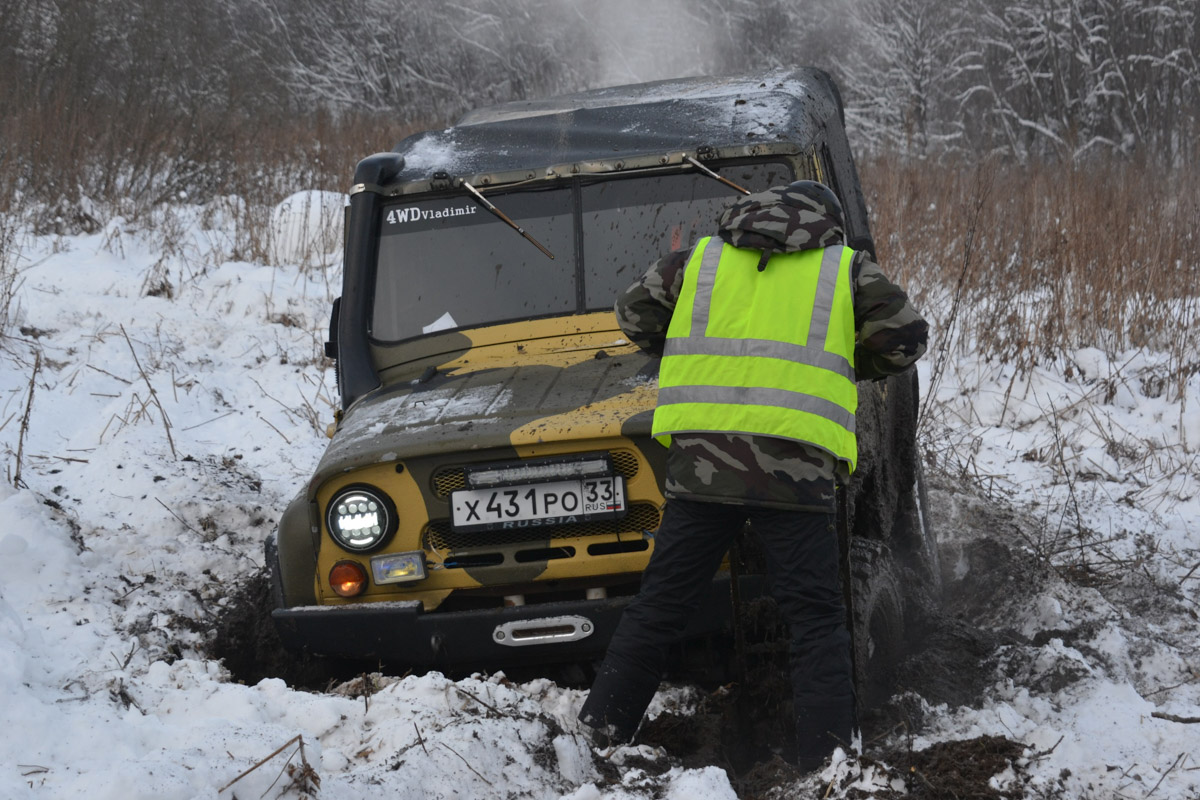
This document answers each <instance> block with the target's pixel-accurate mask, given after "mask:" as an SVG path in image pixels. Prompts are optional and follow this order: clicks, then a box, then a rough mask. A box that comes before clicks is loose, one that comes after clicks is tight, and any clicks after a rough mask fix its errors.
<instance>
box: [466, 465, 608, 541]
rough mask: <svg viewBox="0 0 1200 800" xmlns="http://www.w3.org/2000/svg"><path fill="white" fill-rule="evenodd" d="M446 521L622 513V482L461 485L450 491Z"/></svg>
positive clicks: (507, 524)
mask: <svg viewBox="0 0 1200 800" xmlns="http://www.w3.org/2000/svg"><path fill="white" fill-rule="evenodd" d="M450 509H451V522H452V523H453V525H454V527H455V528H456V529H458V530H462V529H464V528H500V529H504V528H531V527H538V526H542V525H570V524H572V523H575V522H586V521H589V520H594V519H604V518H606V517H621V516H624V515H625V481H624V479H623V478H622V477H621V476H619V475H618V476H615V477H611V478H581V479H579V480H567V481H553V482H551V483H531V484H525V485H522V486H497V487H494V488H488V489H464V490H462V491H458V492H454V493H453V494H451V495H450Z"/></svg>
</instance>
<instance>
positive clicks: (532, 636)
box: [492, 615, 596, 647]
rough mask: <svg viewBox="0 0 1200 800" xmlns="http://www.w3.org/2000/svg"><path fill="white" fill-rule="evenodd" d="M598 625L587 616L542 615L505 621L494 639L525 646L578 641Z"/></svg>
mask: <svg viewBox="0 0 1200 800" xmlns="http://www.w3.org/2000/svg"><path fill="white" fill-rule="evenodd" d="M595 630H596V627H595V626H594V625H593V624H592V621H591V620H589V619H588V618H586V617H579V616H574V615H572V616H563V617H540V618H538V619H523V620H518V621H516V622H505V623H504V624H502V625H497V626H496V630H495V631H493V632H492V640H493V641H494V642H495V643H496V644H502V645H505V646H506V647H523V646H525V645H530V644H558V643H560V642H578V641H579V640H580V639H586V638H587V637H589V636H591V635H592V633H594V632H595Z"/></svg>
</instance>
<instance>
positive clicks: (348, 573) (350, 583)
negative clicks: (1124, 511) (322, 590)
mask: <svg viewBox="0 0 1200 800" xmlns="http://www.w3.org/2000/svg"><path fill="white" fill-rule="evenodd" d="M329 588H331V589H333V591H334V592H335V593H337V594H338V595H340V596H342V597H357V596H358V595H360V594H362V593H363V592H365V591H366V590H367V571H366V570H365V569H363V567H362V565H361V564H359V563H358V562H357V561H339V562H338V563H336V564H334V565H333V569H331V570H329Z"/></svg>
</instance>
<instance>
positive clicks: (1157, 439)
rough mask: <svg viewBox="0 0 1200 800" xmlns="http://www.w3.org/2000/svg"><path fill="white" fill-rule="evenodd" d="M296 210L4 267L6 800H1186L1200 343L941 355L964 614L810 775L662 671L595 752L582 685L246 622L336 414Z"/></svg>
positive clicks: (1199, 540)
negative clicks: (334, 657) (297, 641)
mask: <svg viewBox="0 0 1200 800" xmlns="http://www.w3.org/2000/svg"><path fill="white" fill-rule="evenodd" d="M308 199H309V200H310V202H307V203H300V202H295V203H294V206H295V207H296V208H298V209H299V210H298V211H296V210H293V211H290V212H289V210H288V208H286V207H283V206H281V208H280V209H278V210H277V213H276V216H275V218H274V224H275V225H276V229H277V237H278V238H279V241H277V242H276V243H275V246H274V248H273V249H272V252H273V253H274V254H275V255H276V256H278V257H279V258H280V259H282V260H281V262H280V263H279V264H277V265H274V266H263V265H260V264H253V263H248V262H246V261H242V260H240V255H239V254H241V253H243V252H246V242H245V241H244V234H243V233H239V231H238V229H237V227H236V224H235V214H234V213H233V210H232V208H233V206H232V205H229V206H228V207H227V208H226V210H222V208H221V206H220V204H214V205H213V206H210V207H206V208H193V207H175V208H171V209H168V210H164V211H162V212H160V214H161V217H162V218H161V219H159V220H156V221H154V224H152V225H149V226H148V225H146V224H141V225H138V226H134V225H131V224H128V223H126V222H125V221H123V220H120V219H115V220H111V221H109V222H108V223H107V224H106V225H105V226H103V228H102V229H101V230H100V231H99V232H97V233H94V234H87V235H74V236H71V235H67V236H58V235H54V236H34V235H33V234H32V233H25V234H23V235H22V236H19V237H18V241H17V249H16V250H15V251H13V253H10V254H7V255H6V260H5V263H15V266H16V268H17V273H16V274H15V276H13V283H12V287H13V298H14V299H13V302H12V303H11V304H10V306H9V309H8V319H9V321H10V325H9V327H8V329H6V330H4V331H2V332H0V333H2V334H3V338H2V339H0V364H3V366H2V368H0V446H2V447H3V450H4V453H5V479H6V480H5V483H4V486H3V488H0V519H2V520H3V522H4V525H3V527H2V528H0V689H2V691H3V696H4V701H3V704H2V705H0V724H2V726H3V727H2V730H0V796H2V797H5V798H59V797H75V796H87V797H93V798H110V797H111V798H117V797H120V798H130V797H139V798H140V797H145V798H196V797H198V798H218V797H219V798H231V797H235V796H236V797H240V798H251V797H255V798H256V797H281V796H282V797H299V796H301V795H307V796H315V797H322V798H365V797H376V796H384V795H386V796H391V797H406V798H407V797H411V798H447V799H448V798H491V797H503V798H539V799H540V798H570V799H571V800H592V799H593V798H647V799H648V798H678V799H679V800H682V799H683V798H699V799H701V800H708V799H710V798H734V797H744V798H746V797H763V798H766V797H779V798H782V797H830V798H850V797H856V798H859V797H871V796H874V797H881V798H884V797H899V796H908V797H1005V798H1024V797H1031V798H1041V797H1061V798H1097V799H1100V798H1127V797H1128V798H1132V797H1137V798H1143V797H1154V798H1195V797H1198V796H1200V672H1198V670H1200V655H1198V653H1197V647H1198V645H1200V628H1198V626H1197V615H1196V610H1197V607H1196V599H1197V587H1198V585H1200V530H1198V527H1200V497H1198V492H1200V477H1198V469H1197V456H1196V453H1197V448H1200V416H1197V413H1196V411H1197V409H1200V372H1198V371H1197V370H1196V368H1195V364H1196V363H1197V360H1198V359H1200V353H1198V352H1197V351H1196V346H1197V344H1196V341H1195V339H1194V337H1193V340H1192V344H1191V347H1192V349H1191V350H1190V351H1188V352H1187V353H1186V354H1185V358H1184V362H1183V363H1179V362H1178V354H1175V355H1174V356H1168V355H1167V354H1158V353H1153V352H1144V351H1142V352H1137V353H1125V354H1115V355H1113V356H1106V355H1105V354H1104V353H1103V352H1101V351H1099V350H1096V349H1095V348H1086V349H1081V350H1080V351H1079V352H1077V353H1067V354H1063V355H1062V356H1060V357H1059V358H1058V359H1056V360H1054V361H1053V362H1044V363H1043V364H1042V365H1041V366H1040V367H1038V368H1037V370H1036V371H1035V372H1034V373H1032V374H1020V375H1018V374H1014V373H1012V372H1011V371H1009V370H1007V369H1006V367H1005V366H1004V365H1002V364H996V363H993V362H988V361H987V359H986V358H985V357H984V354H980V356H979V357H961V356H960V357H955V358H953V359H951V360H949V361H947V362H944V364H943V369H941V370H937V371H936V372H935V371H934V369H935V365H936V364H937V361H936V354H933V355H931V357H930V358H929V359H928V360H927V361H926V362H923V363H922V365H921V379H922V383H923V385H925V386H927V387H930V388H931V392H930V394H931V397H930V401H929V402H928V404H927V406H926V408H925V422H924V423H923V428H922V447H923V450H924V452H925V456H926V461H927V472H928V474H929V475H930V479H931V480H930V483H931V492H930V513H931V514H932V515H933V517H934V522H935V524H936V526H937V529H938V531H939V534H940V536H941V539H942V545H941V547H942V563H943V568H944V572H945V578H946V598H945V603H944V606H943V607H942V609H941V610H940V611H939V612H937V613H930V614H925V615H922V616H921V617H920V618H919V619H917V620H916V621H915V622H914V624H913V626H912V629H911V631H910V635H909V640H910V644H911V648H910V651H911V652H910V653H909V655H908V656H907V657H906V658H905V660H904V661H903V662H902V663H900V664H897V666H896V679H897V686H896V693H895V695H894V696H893V697H892V699H891V700H890V701H889V702H888V703H886V704H885V705H884V706H883V707H881V708H879V709H877V710H875V711H874V712H872V714H871V715H870V716H869V717H868V718H867V719H865V720H864V737H863V741H862V743H861V752H860V751H858V750H855V749H850V750H849V752H844V751H843V752H839V753H838V754H837V755H836V756H835V758H834V760H833V762H832V763H831V764H830V765H829V766H828V767H827V768H826V769H824V770H823V771H821V772H819V773H816V774H813V775H807V776H805V775H798V774H796V773H795V772H794V771H792V770H791V769H790V768H789V767H788V766H787V765H786V763H784V762H783V761H781V760H780V759H779V758H778V755H777V753H774V752H772V748H771V747H770V745H769V742H770V740H771V733H772V730H778V727H776V728H774V729H772V727H771V726H772V725H774V726H778V725H779V724H782V723H780V722H779V721H778V720H775V719H774V718H773V717H772V714H771V713H770V703H768V702H763V700H762V697H761V696H757V697H756V696H755V693H754V692H753V691H751V690H750V689H748V688H747V687H746V686H739V685H733V686H726V687H719V688H713V687H706V686H693V685H684V684H666V685H664V686H663V688H662V691H660V693H659V694H658V696H657V697H656V699H655V701H654V704H653V706H652V707H651V719H650V721H649V722H648V723H647V724H646V726H645V728H644V730H643V734H642V737H641V740H640V742H639V743H638V744H637V745H636V746H632V747H624V748H619V749H617V750H615V751H603V750H602V751H597V750H594V749H592V748H590V747H589V746H588V745H587V744H586V743H585V741H584V739H583V738H582V737H581V736H580V735H579V731H578V728H577V726H576V723H575V714H576V711H577V710H578V708H579V706H580V704H581V702H582V700H583V697H584V691H585V690H584V688H583V686H582V684H581V682H579V681H572V680H570V679H569V678H567V677H563V676H542V677H537V676H530V675H521V676H517V675H512V676H509V675H505V674H502V673H495V674H478V675H474V676H444V675H441V674H437V673H431V674H424V675H416V674H409V675H389V674H379V673H375V672H372V671H370V670H367V669H364V670H361V671H359V672H357V673H354V674H347V675H343V676H340V678H339V679H338V680H335V681H334V682H333V683H332V684H329V683H322V682H321V679H322V678H321V676H320V675H319V673H318V672H313V673H311V674H307V675H306V674H305V673H304V670H303V667H304V665H302V664H296V663H293V662H292V661H291V660H289V659H287V658H281V656H280V654H279V653H278V652H273V651H271V643H270V640H269V631H264V630H261V629H256V628H254V627H253V625H252V617H253V615H251V614H247V613H246V611H247V609H248V608H251V607H253V604H254V598H255V597H256V596H257V595H256V594H255V593H256V591H257V589H258V588H259V587H260V574H259V570H260V568H261V564H262V555H261V553H262V543H263V540H264V538H265V537H266V536H267V535H268V533H269V532H270V531H271V530H272V527H273V525H274V523H275V521H276V520H277V518H278V516H279V514H280V512H281V511H282V509H283V508H284V506H285V505H286V503H287V502H288V500H290V499H291V497H292V496H293V495H294V494H295V493H296V492H297V491H298V490H299V488H300V487H301V486H302V485H303V484H304V482H305V481H306V480H307V479H308V477H309V475H310V474H311V471H312V470H313V468H314V467H315V465H316V463H317V461H318V459H319V458H320V455H321V453H322V452H323V449H324V446H325V444H326V442H327V439H326V438H325V428H326V426H327V424H328V423H329V422H330V421H331V419H332V413H333V403H334V397H335V390H334V386H333V375H332V373H331V371H330V369H329V365H328V363H327V362H326V361H325V360H324V359H323V358H322V357H321V356H320V353H321V343H322V342H323V340H324V338H325V331H326V327H327V324H328V311H329V304H330V302H331V300H332V298H333V296H334V295H335V294H336V293H337V291H338V287H339V285H340V277H341V276H340V272H339V269H338V267H337V266H336V261H334V262H333V263H331V264H326V265H322V264H321V262H322V261H324V260H328V259H327V258H326V257H325V256H324V254H325V253H326V252H328V249H329V248H328V241H327V240H326V239H323V238H322V239H319V240H318V239H314V240H312V241H304V240H303V239H297V237H303V236H304V235H306V234H305V231H306V230H308V228H306V227H305V226H303V225H300V226H298V227H297V226H294V225H293V218H292V217H289V216H288V215H289V213H291V214H293V215H294V214H301V215H303V217H304V219H306V220H310V219H311V218H312V215H314V214H316V215H318V217H320V215H321V214H322V213H323V212H322V211H321V209H323V208H325V207H326V206H328V205H329V203H328V198H326V197H318V196H315V195H314V196H310V197H309V198H308ZM334 206H335V208H334V211H333V216H334V217H336V215H337V209H336V204H334ZM14 253H15V255H14ZM314 254H315V255H314ZM302 256H303V257H302ZM330 258H334V259H336V256H332V257H330ZM922 310H923V311H924V312H925V313H926V314H927V315H928V316H929V317H930V319H931V321H932V322H933V323H934V330H935V335H936V331H937V330H938V322H939V312H940V310H939V309H937V308H929V309H922ZM1172 359H1175V360H1172ZM1189 365H1190V366H1189ZM260 599H261V598H260ZM239 615H241V616H240V617H239ZM231 619H244V620H246V624H245V626H243V627H242V628H238V627H237V626H234V627H233V628H232V629H231V627H230V625H229V624H228V623H229V621H230V620H231ZM760 666H764V665H760ZM765 666H768V667H769V664H767V665H765ZM764 674H765V673H764ZM289 681H290V683H289ZM768 683H769V681H767V680H766V679H765V678H764V679H762V680H759V681H757V682H755V683H754V685H755V686H764V687H765V686H766V685H767V684H768ZM756 727H758V728H763V729H764V730H765V733H764V732H763V731H759V732H758V733H755V730H754V729H755V728H756ZM740 741H759V742H767V743H768V744H766V745H764V746H762V747H760V748H759V749H757V750H750V749H747V748H744V747H741V748H739V747H738V746H737V743H738V742H740Z"/></svg>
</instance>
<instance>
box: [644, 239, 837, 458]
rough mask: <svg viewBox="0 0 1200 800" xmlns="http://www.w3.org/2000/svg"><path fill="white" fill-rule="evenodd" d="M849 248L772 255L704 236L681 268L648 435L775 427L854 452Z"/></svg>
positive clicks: (770, 432) (765, 431) (788, 435)
mask: <svg viewBox="0 0 1200 800" xmlns="http://www.w3.org/2000/svg"><path fill="white" fill-rule="evenodd" d="M853 258H854V251H853V250H850V249H849V248H847V247H842V246H840V245H838V246H834V247H827V248H824V250H821V249H814V250H805V251H801V252H796V253H777V254H775V255H773V256H771V259H770V261H769V262H768V264H767V268H766V270H765V271H763V272H759V271H758V269H757V264H758V259H759V252H758V251H756V250H743V249H739V248H735V247H733V246H731V245H724V244H723V243H722V242H721V241H720V240H719V239H702V240H701V241H700V242H699V243H697V245H696V249H695V250H694V251H693V253H692V255H691V257H690V259H689V261H688V265H687V269H686V271H685V273H684V282H683V288H682V290H681V293H680V298H679V301H678V302H677V304H676V306H675V311H674V314H673V315H672V318H671V324H670V325H669V327H668V329H667V343H666V350H665V354H664V356H663V359H662V365H661V367H660V369H659V390H658V405H657V407H656V408H655V412H654V428H653V433H654V435H655V436H664V435H668V434H672V433H681V432H697V431H709V432H720V433H747V434H756V435H763V436H777V437H781V438H785V439H793V440H796V441H801V442H806V443H809V444H813V445H816V446H818V447H821V448H823V449H825V450H828V451H829V452H831V453H833V454H834V455H835V456H837V457H838V458H839V459H841V460H843V461H846V462H847V463H848V464H849V465H850V469H851V470H853V469H854V465H855V463H856V462H857V459H858V452H857V443H856V441H855V435H854V431H855V422H854V415H855V411H856V410H857V408H858V390H857V388H856V386H855V384H854V301H853V297H852V294H851V279H850V266H851V262H852V260H853Z"/></svg>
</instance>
